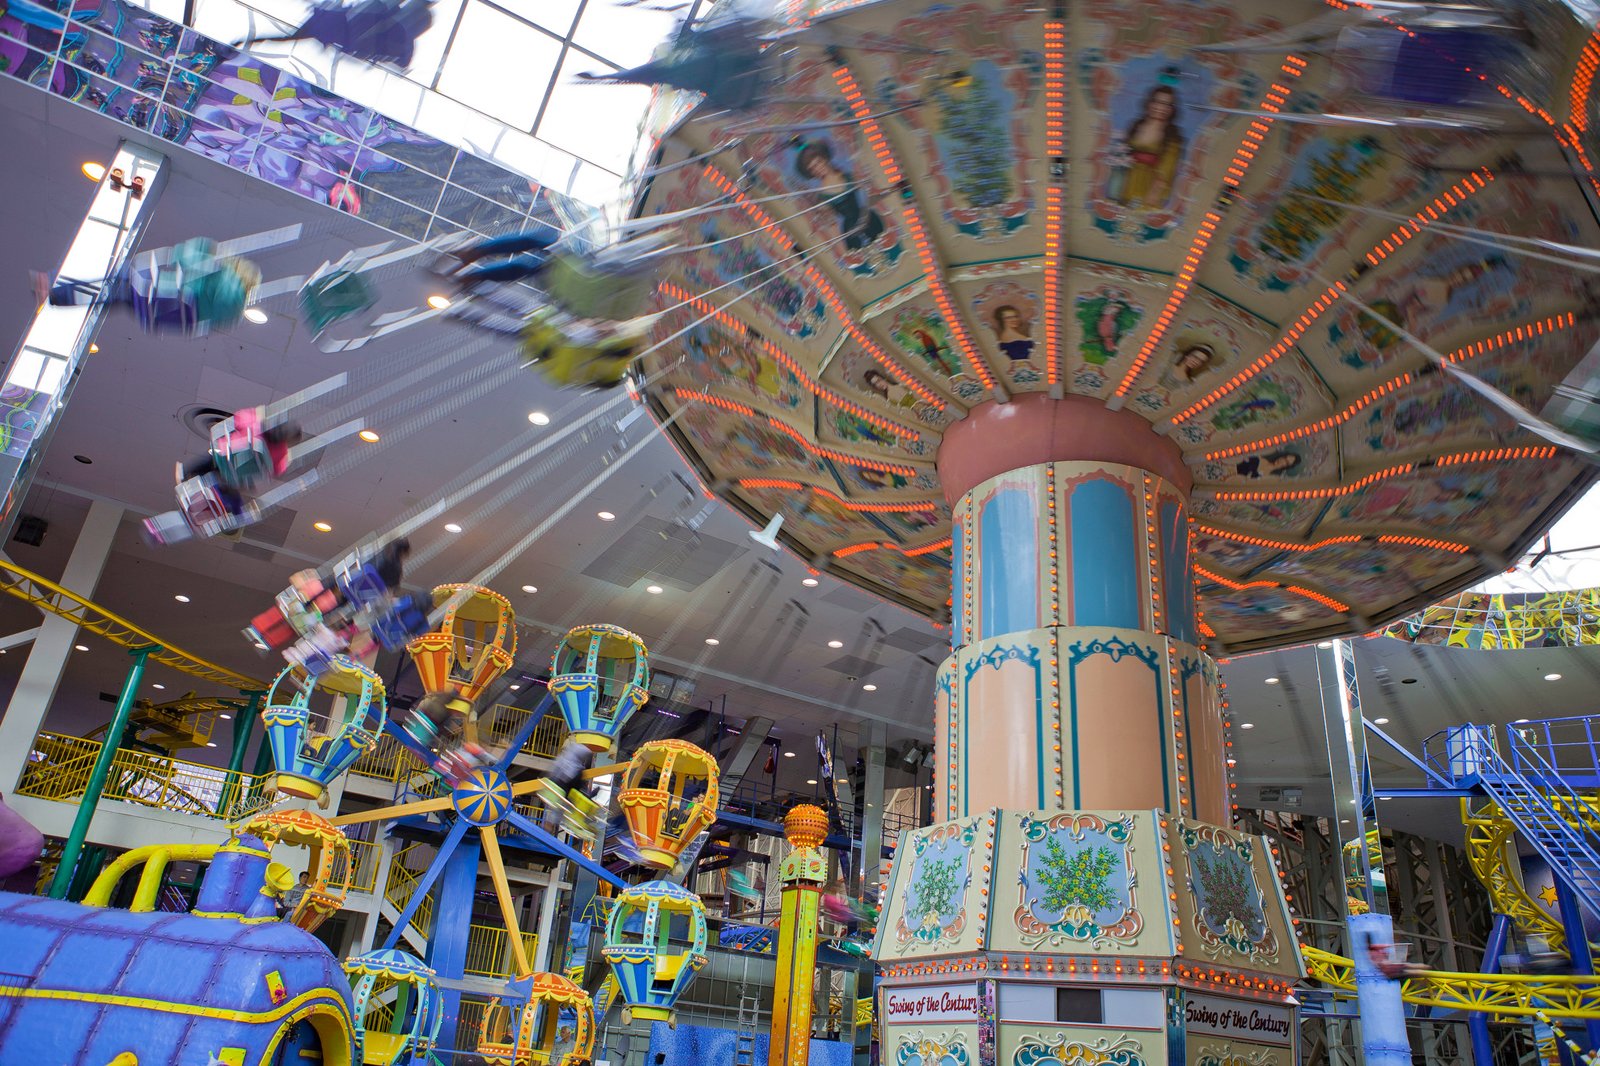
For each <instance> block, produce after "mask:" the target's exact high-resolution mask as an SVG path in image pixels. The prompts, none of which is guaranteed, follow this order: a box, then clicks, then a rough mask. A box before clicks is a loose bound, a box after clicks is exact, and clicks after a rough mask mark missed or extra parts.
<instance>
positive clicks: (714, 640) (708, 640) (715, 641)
mask: <svg viewBox="0 0 1600 1066" xmlns="http://www.w3.org/2000/svg"><path fill="white" fill-rule="evenodd" d="M706 643H707V644H709V645H711V646H712V647H713V648H715V647H716V646H717V645H718V644H721V643H722V641H720V640H718V639H717V638H716V637H707V638H706Z"/></svg>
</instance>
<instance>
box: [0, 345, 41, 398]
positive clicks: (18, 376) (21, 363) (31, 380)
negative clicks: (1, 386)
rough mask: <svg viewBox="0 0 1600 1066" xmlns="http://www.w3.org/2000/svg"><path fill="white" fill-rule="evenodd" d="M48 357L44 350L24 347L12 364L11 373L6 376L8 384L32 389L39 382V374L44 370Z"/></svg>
mask: <svg viewBox="0 0 1600 1066" xmlns="http://www.w3.org/2000/svg"><path fill="white" fill-rule="evenodd" d="M47 358H49V357H48V356H46V355H45V354H44V353H43V352H36V351H34V350H33V349H31V348H24V349H22V351H20V352H18V353H17V358H16V361H15V362H14V363H12V365H11V373H10V374H9V375H7V376H6V384H7V385H10V386H14V387H16V388H22V389H32V388H33V387H34V385H35V384H36V383H37V382H38V380H39V375H40V374H42V373H43V372H44V364H45V360H46V359H47Z"/></svg>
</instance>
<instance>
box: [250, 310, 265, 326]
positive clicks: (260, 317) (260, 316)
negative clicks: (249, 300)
mask: <svg viewBox="0 0 1600 1066" xmlns="http://www.w3.org/2000/svg"><path fill="white" fill-rule="evenodd" d="M244 320H245V321H246V322H253V323H255V324H256V325H258V326H263V325H266V322H267V313H266V312H265V311H263V310H261V308H259V307H246V308H245V309H244Z"/></svg>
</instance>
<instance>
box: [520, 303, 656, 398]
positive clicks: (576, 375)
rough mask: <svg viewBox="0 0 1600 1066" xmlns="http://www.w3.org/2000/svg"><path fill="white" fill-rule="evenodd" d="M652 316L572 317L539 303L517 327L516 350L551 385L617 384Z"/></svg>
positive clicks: (641, 343) (643, 340)
mask: <svg viewBox="0 0 1600 1066" xmlns="http://www.w3.org/2000/svg"><path fill="white" fill-rule="evenodd" d="M656 317H657V316H655V315H645V316H642V317H640V318H632V319H626V320H623V321H610V320H604V319H578V318H574V317H572V316H571V315H568V314H566V313H565V312H563V311H560V310H558V309H556V308H554V307H541V308H540V309H539V310H537V311H535V312H534V313H533V314H532V315H530V316H529V318H528V321H527V324H526V325H525V326H524V327H523V331H522V355H523V358H524V359H526V360H528V361H529V362H530V363H531V366H532V369H533V370H534V372H535V373H537V374H539V375H540V376H541V377H543V378H545V379H546V380H547V381H549V382H550V383H551V384H554V385H560V386H585V385H588V386H598V387H601V388H610V387H612V386H615V385H620V384H621V383H622V380H623V378H624V377H625V376H626V375H627V373H628V367H629V366H630V365H632V363H633V360H634V357H635V356H636V355H637V354H638V353H639V351H641V350H642V349H643V348H644V347H645V346H646V344H647V343H648V340H649V335H650V328H651V327H652V326H653V325H654V324H655V320H656Z"/></svg>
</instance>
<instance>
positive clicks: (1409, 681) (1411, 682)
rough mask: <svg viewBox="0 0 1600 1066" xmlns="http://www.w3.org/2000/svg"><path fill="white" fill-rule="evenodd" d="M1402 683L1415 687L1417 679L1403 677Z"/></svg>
mask: <svg viewBox="0 0 1600 1066" xmlns="http://www.w3.org/2000/svg"><path fill="white" fill-rule="evenodd" d="M1400 683H1401V684H1402V685H1415V684H1416V683H1417V679H1416V678H1414V677H1402V678H1401V679H1400Z"/></svg>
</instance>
